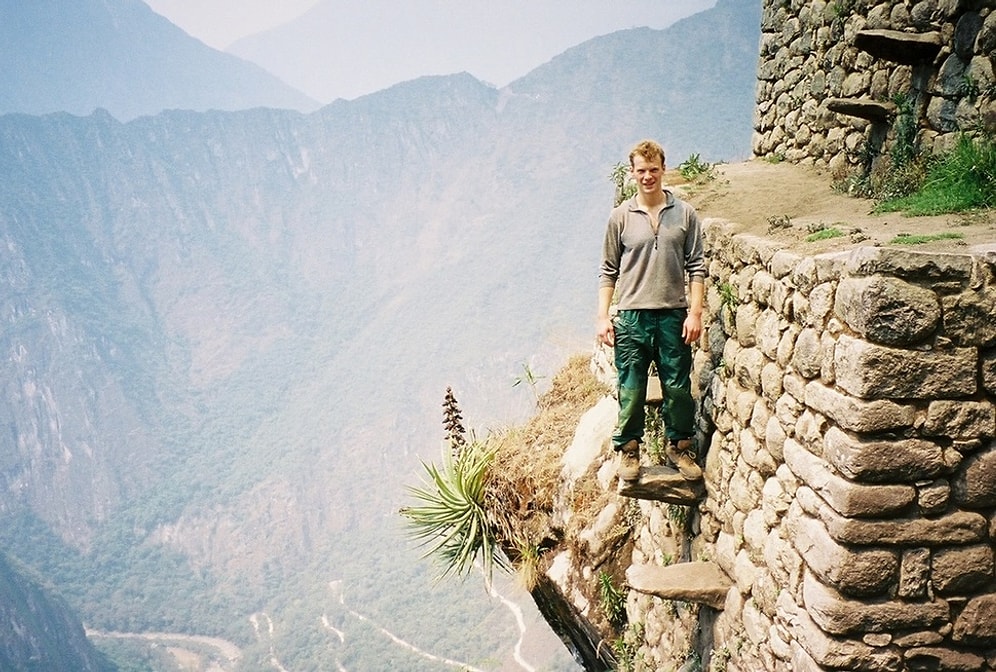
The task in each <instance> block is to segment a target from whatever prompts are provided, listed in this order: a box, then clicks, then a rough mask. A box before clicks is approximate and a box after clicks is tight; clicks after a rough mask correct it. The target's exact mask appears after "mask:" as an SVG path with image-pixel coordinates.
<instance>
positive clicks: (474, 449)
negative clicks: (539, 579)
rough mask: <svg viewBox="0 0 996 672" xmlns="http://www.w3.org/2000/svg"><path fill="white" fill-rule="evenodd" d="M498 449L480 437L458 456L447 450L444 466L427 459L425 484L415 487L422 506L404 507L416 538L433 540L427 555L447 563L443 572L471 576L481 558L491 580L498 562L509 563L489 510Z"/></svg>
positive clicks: (426, 542) (413, 492)
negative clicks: (490, 479)
mask: <svg viewBox="0 0 996 672" xmlns="http://www.w3.org/2000/svg"><path fill="white" fill-rule="evenodd" d="M494 456H495V449H494V448H490V449H489V448H487V447H486V445H485V444H483V443H480V442H474V443H471V444H469V445H468V446H466V447H465V448H464V449H463V450H462V451H460V454H459V455H458V456H457V457H455V458H454V457H453V456H452V455H451V454H450V453H449V452H444V453H443V463H442V466H441V467H437V466H436V465H435V464H432V463H426V462H423V463H422V466H423V467H424V468H425V471H426V473H427V474H428V476H429V478H428V480H427V481H425V482H424V483H423V485H422V487H409V488H408V491H409V493H410V494H411V495H412V496H413V497H414V498H415V499H416V500H418V501H419V502H421V504H420V505H417V506H411V507H405V508H404V509H402V510H401V513H402V515H404V516H405V517H406V518H408V520H409V521H410V522H411V525H412V528H411V529H412V532H411V536H412V538H413V539H415V540H416V541H418V542H419V543H420V544H422V545H431V547H430V548H429V550H428V551H427V552H426V553H425V555H424V556H423V557H428V556H434V557H436V558H437V559H438V560H440V561H441V563H442V566H443V573H442V576H441V577H440V578H442V577H445V576H447V575H449V574H459V575H464V576H465V575H467V574H469V573H470V571H471V570H472V569H473V568H474V563H475V562H476V561H478V560H480V561H481V563H482V564H483V567H484V573H485V575H486V576H487V577H488V578H489V579H490V577H491V576H492V574H493V570H494V566H495V565H498V566H499V567H502V568H507V566H508V564H507V561H506V560H505V557H504V555H502V552H501V549H500V547H499V546H498V543H497V541H496V539H495V534H494V529H493V527H492V525H491V524H490V522H489V521H488V518H487V513H486V511H485V509H484V494H485V483H486V480H487V474H488V467H489V466H490V465H491V462H492V460H493V459H494Z"/></svg>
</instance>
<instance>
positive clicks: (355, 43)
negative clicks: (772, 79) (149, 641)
mask: <svg viewBox="0 0 996 672" xmlns="http://www.w3.org/2000/svg"><path fill="white" fill-rule="evenodd" d="M714 4H715V0H682V2H680V3H676V2H660V3H649V2H645V1H643V0H616V2H613V3H605V2H600V1H599V0H543V2H533V1H532V0H502V2H498V3H496V2H488V1H487V0H462V1H460V2H452V1H451V2H446V1H440V0H408V1H406V2H395V1H394V0H364V1H363V2H357V1H355V0H348V1H343V0H320V1H318V2H316V3H315V4H314V6H313V7H312V8H311V9H309V10H308V11H307V12H305V13H304V14H303V15H302V16H300V17H298V18H297V19H294V20H292V21H289V22H288V23H285V24H283V25H280V26H277V27H276V28H273V29H270V30H267V31H264V32H262V33H259V34H256V35H251V36H248V37H245V38H243V39H241V40H238V41H236V42H235V43H234V44H232V45H231V46H229V47H228V48H227V51H228V52H229V53H232V54H236V55H238V56H242V57H243V58H246V59H248V60H251V61H252V62H254V63H259V64H260V65H262V66H263V67H265V68H267V69H268V70H269V71H270V72H273V73H274V74H276V75H278V76H279V77H281V78H282V79H283V80H284V81H286V82H288V83H290V84H292V85H293V86H296V87H297V88H299V89H300V90H302V91H306V92H308V93H309V94H310V95H311V96H312V97H314V98H316V99H318V100H321V101H324V102H332V101H333V100H335V99H338V98H345V99H355V98H357V97H359V96H361V95H367V94H370V93H373V92H376V91H379V90H382V89H384V88H387V87H388V86H392V85H394V84H395V83H397V82H400V81H406V80H409V79H415V78H416V77H419V76H422V75H449V74H454V73H456V72H461V71H469V72H470V73H471V74H472V75H474V76H475V77H477V78H478V79H481V80H483V81H486V82H489V83H490V84H492V85H493V86H498V87H502V86H505V85H506V84H508V83H509V82H511V81H513V80H514V79H516V78H518V77H520V76H522V75H524V74H525V73H526V72H528V71H529V70H531V69H533V68H535V67H538V66H540V65H541V64H543V63H545V62H547V61H548V60H549V59H550V58H552V57H553V56H555V55H556V54H557V53H559V52H561V51H563V50H564V49H567V48H569V47H570V46H572V45H574V44H578V43H580V42H583V41H585V40H587V39H588V38H589V37H592V36H596V35H605V34H608V33H612V32H616V31H617V30H625V29H629V28H634V27H640V26H650V27H653V28H657V29H659V28H663V27H666V26H667V25H668V24H669V23H672V22H674V21H676V20H678V19H681V18H682V17H683V16H687V15H690V14H694V13H695V12H696V11H702V10H705V9H708V8H709V7H711V6H713V5H714ZM568 15H569V16H570V20H568V21H565V20H564V17H565V16H568ZM358 63H359V64H362V65H360V66H358V65H357V64H358ZM302 64H307V65H306V66H302Z"/></svg>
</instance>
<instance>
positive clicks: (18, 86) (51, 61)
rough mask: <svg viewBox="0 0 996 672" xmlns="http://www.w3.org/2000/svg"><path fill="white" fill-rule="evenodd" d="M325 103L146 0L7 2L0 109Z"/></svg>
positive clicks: (119, 112) (142, 110)
mask: <svg viewBox="0 0 996 672" xmlns="http://www.w3.org/2000/svg"><path fill="white" fill-rule="evenodd" d="M317 106H318V105H317V103H316V102H315V101H313V100H311V99H310V98H308V97H307V96H306V95H304V94H303V93H301V92H299V91H297V90H295V89H293V88H291V87H290V86H289V85H287V84H285V83H283V82H281V81H280V80H279V79H277V78H276V77H275V76H273V75H271V74H269V73H267V72H266V71H265V70H263V69H262V68H261V67H259V66H258V65H255V64H253V63H249V62H247V61H244V60H242V59H239V58H237V57H235V56H232V55H231V54H226V53H223V52H220V51H217V50H215V49H212V48H210V47H208V46H207V45H205V44H203V43H202V42H200V41H198V40H196V39H194V38H192V37H190V36H189V35H187V34H186V33H184V32H183V31H182V30H180V29H179V28H177V27H176V26H174V25H173V24H172V23H170V22H169V21H167V20H166V19H164V18H163V17H161V16H159V15H157V14H156V13H154V12H153V11H152V10H151V9H149V7H148V6H147V5H146V4H145V3H143V2H141V0H31V2H22V1H20V0H0V114H4V113H10V112H23V113H28V114H47V113H51V112H60V111H65V112H70V113H72V114H78V115H88V114H90V113H91V112H93V110H94V109H97V108H104V109H106V110H108V111H110V113H111V114H112V115H114V116H115V117H117V118H119V119H121V120H129V119H133V118H134V117H137V116H140V115H150V114H156V113H158V112H160V111H162V110H164V109H191V110H201V111H203V110H209V109H219V110H238V109H246V108H251V107H276V108H288V109H297V110H305V111H307V110H313V109H315V108H316V107H317Z"/></svg>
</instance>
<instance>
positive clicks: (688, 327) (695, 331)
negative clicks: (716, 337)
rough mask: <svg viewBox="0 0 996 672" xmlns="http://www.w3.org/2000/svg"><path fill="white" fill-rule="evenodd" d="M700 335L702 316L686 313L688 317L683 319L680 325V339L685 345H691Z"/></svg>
mask: <svg viewBox="0 0 996 672" xmlns="http://www.w3.org/2000/svg"><path fill="white" fill-rule="evenodd" d="M701 335H702V315H701V314H699V313H694V312H690V313H688V317H686V318H685V322H684V324H682V325H681V337H682V338H683V339H684V340H685V343H687V344H688V345H691V344H692V343H694V342H695V341H697V340H699V336H701Z"/></svg>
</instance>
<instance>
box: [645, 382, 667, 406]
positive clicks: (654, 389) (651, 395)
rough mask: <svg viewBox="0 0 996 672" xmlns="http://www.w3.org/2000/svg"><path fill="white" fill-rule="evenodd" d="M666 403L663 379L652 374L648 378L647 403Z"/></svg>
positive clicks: (656, 404)
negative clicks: (662, 387)
mask: <svg viewBox="0 0 996 672" xmlns="http://www.w3.org/2000/svg"><path fill="white" fill-rule="evenodd" d="M662 403H664V391H663V390H662V389H661V379H660V378H658V377H657V376H650V378H648V379H647V405H648V406H660V405H661V404H662Z"/></svg>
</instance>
